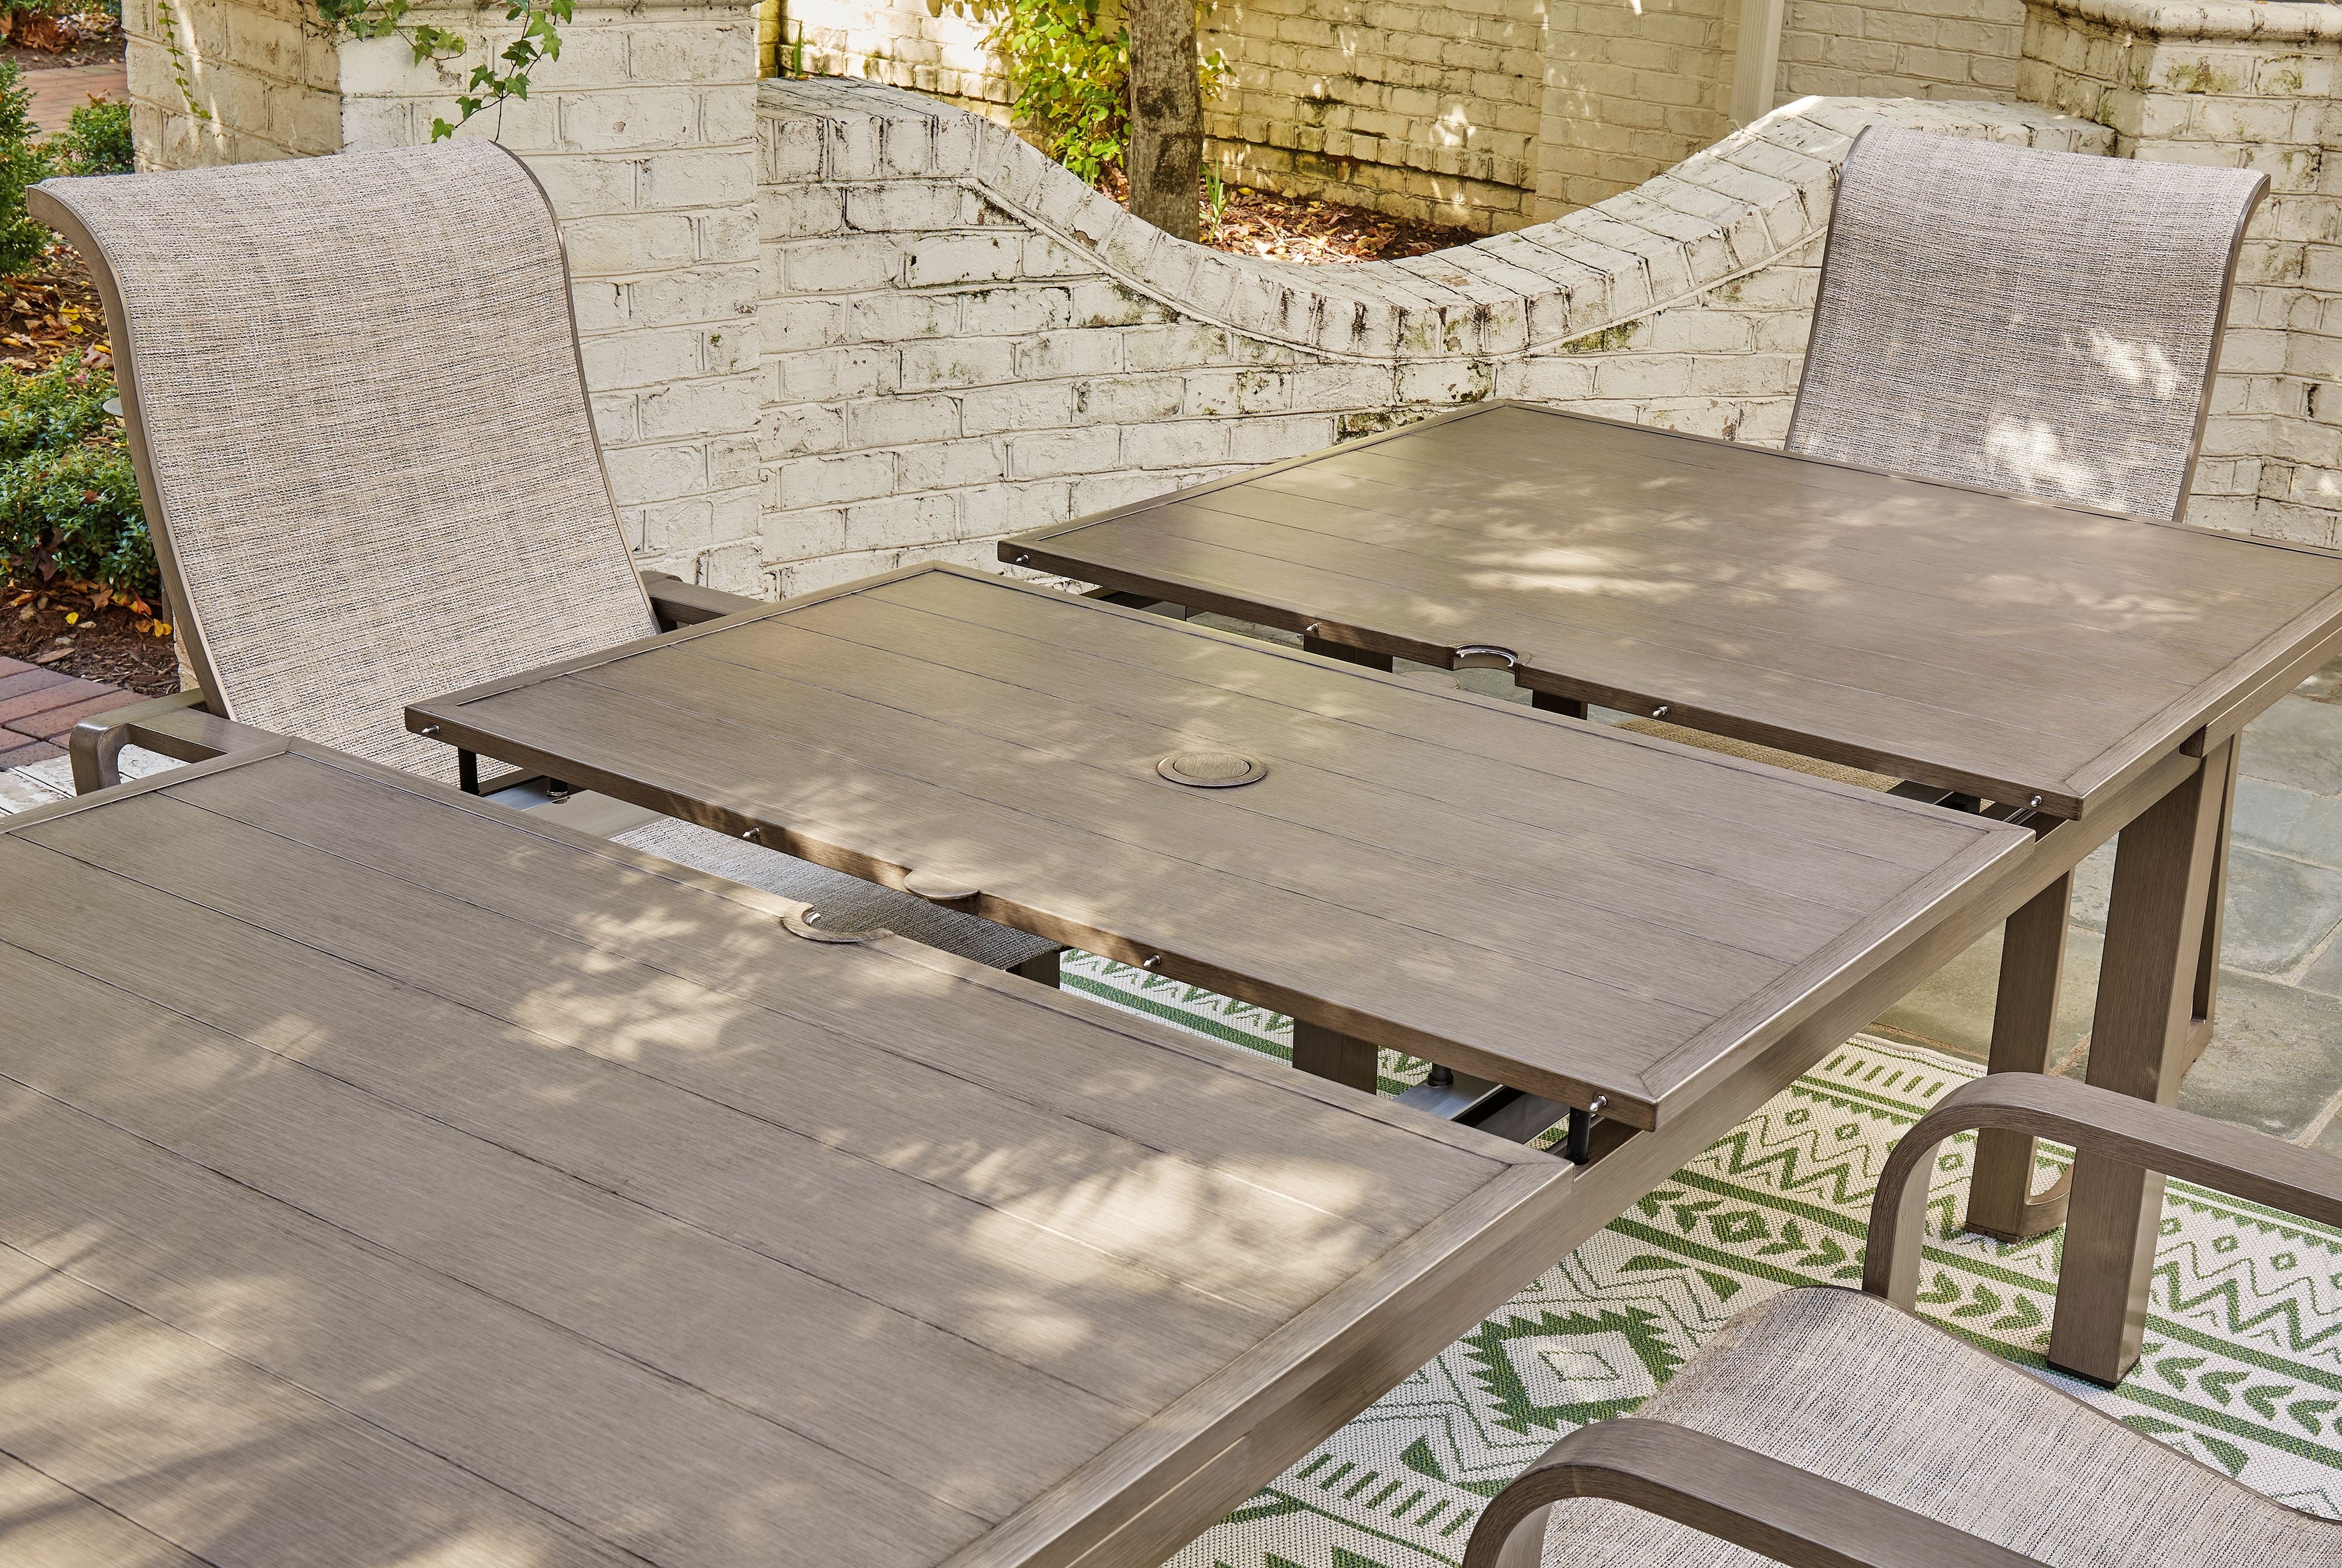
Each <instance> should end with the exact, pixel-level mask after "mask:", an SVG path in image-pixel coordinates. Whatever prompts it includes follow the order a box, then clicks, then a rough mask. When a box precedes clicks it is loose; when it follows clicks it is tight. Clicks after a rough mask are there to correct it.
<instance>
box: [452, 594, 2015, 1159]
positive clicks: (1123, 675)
mask: <svg viewBox="0 0 2342 1568" xmlns="http://www.w3.org/2000/svg"><path fill="white" fill-rule="evenodd" d="M408 724H409V726H410V727H411V728H414V729H416V730H418V731H424V730H426V729H427V730H429V731H430V733H435V734H437V735H438V736H439V738H441V739H443V740H445V741H447V742H449V743H450V744H455V745H458V746H463V747H466V748H469V749H472V750H475V751H477V752H480V753H484V754H487V755H490V756H495V757H498V758H501V759H503V760H505V761H506V762H510V763H514V764H520V765H523V766H525V767H529V768H532V769H540V770H542V771H544V772H545V773H547V774H550V775H552V776H554V777H556V778H560V779H563V780H565V781H566V782H568V783H570V784H576V785H581V786H585V787H589V788H592V789H596V790H599V791H603V792H605V793H607V794H614V795H617V796H620V797H622V798H624V799H626V800H630V801H633V802H634V803H636V804H639V805H644V806H648V807H651V808H652V809H655V810H660V811H666V812H669V813H671V814H676V815H679V816H686V817H691V818H693V819H696V820H698V821H700V822H703V823H706V824H708V825H710V826H714V827H716V828H719V829H721V830H723V831H726V832H729V833H737V834H746V833H754V834H757V835H758V836H759V838H760V840H761V842H763V843H766V844H771V845H774V846H776V847H781V848H786V849H787V850H789V851H791V852H792V853H795V854H802V855H805V856H806V857H807V858H810V859H814V860H818V861H821V862H823V863H825V864H830V865H833V866H836V867H837V868H838V869H841V870H845V871H849V872H853V873H855V874H859V875H863V876H866V877H869V878H872V879H874V880H877V881H882V882H886V883H888V884H893V885H896V886H908V887H910V888H911V889H913V890H914V891H919V892H924V893H926V894H929V895H931V896H937V897H944V898H956V900H957V902H958V904H959V906H960V907H966V908H972V909H973V910H974V911H975V912H976V913H977V914H983V915H986V916H988V917H990V918H992V919H996V920H1000V921H1004V922H1006V923H1008V924H1015V925H1017V926H1021V927H1023V928H1024V929H1026V930H1028V931H1033V932H1036V933H1038V934H1042V935H1045V936H1049V937H1053V938H1055V939H1056V940H1059V941H1062V942H1066V943H1069V944H1074V945H1076V946H1080V947H1084V948H1087V949H1090V950H1093V951H1098V952H1104V953H1106V954H1111V955H1113V956H1116V957H1118V958H1121V959H1123V960H1125V961H1126V962H1129V963H1134V964H1147V965H1150V966H1153V967H1156V968H1157V969H1159V971H1160V972H1161V973H1163V974H1168V975H1172V976H1175V977H1176V978H1180V979H1184V980H1188V981H1191V982H1193V983H1196V984H1203V985H1207V986H1210V987H1212V988H1213V989H1215V990H1217V991H1220V992H1223V993H1225V994H1232V995H1236V996H1240V997H1244V998H1246V999H1248V1000H1251V1001H1255V1002H1258V1003H1260V1004H1264V1005H1266V1006H1268V1007H1272V1008H1275V1009H1277V1010H1280V1011H1283V1012H1286V1013H1289V1014H1294V1015H1296V1017H1300V1018H1303V1019H1305V1020H1307V1021H1310V1022H1313V1023H1314V1024H1317V1025H1320V1026H1323V1027H1325V1028H1327V1029H1330V1030H1335V1031H1338V1032H1340V1033H1341V1034H1345V1035H1347V1036H1350V1037H1352V1038H1354V1039H1356V1040H1362V1041H1368V1042H1371V1043H1373V1044H1376V1045H1383V1046H1391V1047H1395V1048H1397V1049H1401V1050H1405V1051H1408V1052H1410V1053H1412V1054H1416V1055H1417V1056H1422V1057H1427V1058H1429V1059H1430V1060H1433V1061H1435V1062H1439V1063H1443V1064H1446V1065H1449V1066H1451V1067H1454V1068H1456V1069H1459V1070H1462V1071H1464V1072H1466V1073H1470V1074H1477V1075H1479V1076H1481V1077H1483V1078H1486V1079H1491V1080H1494V1081H1496V1082H1497V1083H1501V1084H1512V1085H1515V1086H1516V1087H1518V1088H1521V1089H1525V1090H1528V1091H1531V1092H1532V1093H1534V1094H1539V1095H1543V1096H1545V1097H1546V1098H1547V1099H1551V1100H1556V1101H1566V1102H1567V1103H1569V1104H1575V1105H1580V1106H1584V1105H1587V1104H1590V1103H1591V1102H1592V1100H1593V1099H1594V1098H1595V1097H1596V1096H1597V1095H1598V1096H1602V1097H1604V1098H1606V1101H1607V1103H1608V1104H1607V1114H1609V1115H1611V1116H1612V1117H1614V1118H1616V1119H1617V1120H1618V1121H1621V1122H1623V1123H1625V1124H1628V1125H1630V1126H1638V1127H1651V1126H1655V1125H1657V1124H1660V1122H1661V1121H1662V1118H1663V1117H1664V1115H1665V1114H1666V1112H1667V1108H1668V1107H1669V1106H1670V1105H1671V1104H1676V1103H1679V1102H1681V1101H1683V1100H1685V1099H1686V1098H1687V1097H1689V1096H1690V1095H1691V1094H1693V1093H1694V1092H1695V1091H1696V1089H1697V1088H1698V1087H1699V1086H1700V1085H1701V1084H1704V1083H1707V1082H1713V1081H1714V1080H1715V1079H1716V1078H1717V1077H1718V1076H1719V1075H1721V1074H1723V1073H1725V1072H1727V1071H1729V1070H1731V1069H1732V1068H1733V1067H1734V1066H1736V1064H1741V1063H1745V1062H1746V1061H1747V1060H1749V1059H1751V1058H1752V1057H1753V1056H1754V1055H1755V1054H1758V1053H1761V1052H1762V1051H1763V1050H1764V1049H1765V1048H1767V1046H1768V1045H1770V1044H1773V1043H1775V1042H1777V1041H1778V1040H1780V1039H1781V1038H1782V1037H1783V1035H1784V1034H1785V1033H1786V1032H1787V1031H1789V1030H1790V1029H1792V1028H1794V1027H1795V1026H1796V1025H1797V1023H1798V1022H1799V1021H1800V1020H1801V1019H1803V1018H1805V1017H1807V1016H1808V1015H1809V1014H1811V1013H1812V1012H1813V1011H1814V1010H1815V1009H1817V1008H1818V1007H1821V1006H1824V1005H1826V1004H1828V1003H1830V1002H1831V1001H1832V1000H1833V999H1836V998H1839V997H1842V996H1843V995H1845V994H1847V991H1848V989H1849V988H1850V987H1852V986H1854V985H1855V984H1857V983H1859V982H1860V981H1861V980H1862V979H1863V978H1864V977H1865V976H1866V975H1867V974H1870V973H1871V972H1872V971H1873V970H1875V969H1876V968H1877V966H1878V965H1879V964H1883V963H1885V962H1887V960H1889V959H1891V958H1892V957H1893V956H1894V955H1895V954H1897V952H1898V951H1899V950H1900V949H1901V948H1902V947H1904V946H1906V945H1907V944H1909V943H1911V942H1912V941H1914V940H1915V939H1917V937H1918V936H1919V935H1921V934H1925V933H1927V931H1929V930H1930V929H1931V928H1932V927H1933V926H1935V925H1936V924H1937V923H1938V922H1940V921H1942V920H1943V919H1944V918H1945V917H1946V916H1947V914H1948V913H1950V912H1952V911H1954V910H1956V909H1959V908H1961V907H1962V906H1963V905H1964V903H1965V902H1966V901H1967V900H1970V899H1971V898H1973V897H1974V896H1975V895H1976V894H1977V890H1978V888H1979V886H1980V884H1981V883H1982V882H1983V881H1985V880H1987V879H1988V874H1989V873H1991V872H1992V871H1993V870H1994V868H1995V867H1997V866H1998V865H2000V864H2002V863H2003V862H2005V861H2007V860H2008V859H2009V858H2010V857H2012V856H2017V855H2020V854H2022V853H2023V851H2024V849H2025V847H2026V846H2027V845H2029V844H2031V843H2032V839H2031V836H2030V835H2029V834H2026V833H2024V832H2023V831H2021V830H2018V829H2015V828H2010V827H2007V826H2005V825H2003V824H1997V823H1993V822H1989V821H1987V820H1984V819H1981V818H1978V817H1974V816H1962V815H1960V814H1955V813H1950V812H1946V811H1941V810H1938V809H1937V808H1934V807H1930V806H1924V805H1919V804H1914V803H1911V802H1907V801H1903V800H1899V799H1895V798H1892V797H1887V796H1882V795H1879V794H1874V793H1872V792H1869V791H1866V790H1859V789H1855V788H1851V787H1847V786H1844V785H1839V784H1828V783H1825V782H1822V781H1819V780H1815V779H1809V778H1806V777H1803V776H1800V775H1795V774H1785V773H1782V772H1779V771H1777V770H1774V769H1768V768H1761V767H1757V766H1756V765H1754V764H1746V763H1743V762H1739V761H1737V760H1736V759H1732V758H1727V757H1722V756H1718V755H1716V754H1712V753H1705V752H1696V751H1692V750H1690V749H1688V748H1685V747H1680V746H1676V745H1673V744H1668V743H1666V742H1664V741H1659V740H1654V739H1650V738H1646V737H1644V736H1639V735H1633V734H1626V733H1624V732H1619V731H1615V730H1611V729H1608V728H1606V727H1604V726H1599V725H1592V724H1580V723H1576V722H1575V721H1570V720H1565V719H1559V718H1555V717H1551V716H1548V715H1545V714H1536V713H1533V712H1530V711H1529V710H1528V709H1526V707H1524V706H1522V705H1521V704H1512V703H1503V702H1496V701H1493V700H1490V699H1486V698H1483V697H1479V696H1476V695H1474V694H1469V693H1466V692H1462V691H1457V690H1453V689H1450V690H1446V691H1433V690H1427V689H1425V688H1423V687H1421V686H1418V685H1415V684H1409V683H1407V682H1406V681H1402V680H1399V679H1396V678H1394V677H1392V676H1389V675H1386V674H1378V673H1376V672H1371V671H1366V670H1361V669H1357V668H1355V667H1352V666H1349V665H1345V664H1336V663H1334V662H1331V661H1328V660H1324V659H1318V658H1314V657H1311V656H1308V655H1306V654H1297V653H1292V652H1289V651H1286V650H1283V649H1278V648H1274V647H1271V646H1268V645H1266V644H1262V643H1259V642H1256V641H1252V640H1248V639H1244V638H1238V637H1233V636H1229V635H1226V634H1222V633H1218V632H1214V631H1210V630H1208V629H1206V628H1203V627H1200V626H1196V625H1192V624H1187V623H1185V622H1180V621H1175V620H1170V619H1167V618H1166V617H1162V616H1156V615H1148V614H1141V613H1139V612H1136V611H1131V610H1125V609H1120V608H1116V607H1113V606H1108V605H1104V604H1099V603H1097V602H1096V601H1095V600H1085V599H1078V598H1074V597H1070V596H1067V595H1065V594H1055V593H1051V592H1048V591H1046V590H1044V589H1040V588H1036V587H1033V586H1030V585H1026V584H1015V583H1011V582H1008V581H1006V580H1005V579H1002V578H999V577H994V576H990V575H987V574H981V573H975V572H968V571H962V570H958V569H955V568H949V567H940V566H922V567H916V568H910V569H906V570H905V571H903V572H899V573H895V574H888V575H886V576H882V577H876V578H871V579H867V580H866V581H864V582H862V583H859V584H849V585H847V586H846V587H843V588H840V589H836V590H833V591H831V592H829V593H826V594H814V595H808V596H806V597H805V598H802V599H798V600H794V601H790V602H787V603H785V604H781V605H778V606H776V607H773V608H771V609H768V610H765V611H762V612H756V613H750V614H743V615H740V616H736V617H732V618H729V619H727V620H726V621H720V622H714V623H710V624H706V625H705V626H701V627H696V628H691V629H687V630H685V631H682V632H677V633H672V634H667V635H666V636H663V637H660V638H656V639H653V640H650V641H646V642H644V643H639V644H630V645H628V646H626V647H625V648H620V649H616V650H613V651H611V652H610V653H608V654H597V655H593V656H589V657H586V658H583V659H578V660H573V661H571V662H569V663H568V664H563V665H557V666H554V667H552V668H551V669H548V670H545V671H538V672H533V673H530V674H522V675H517V676H515V677H512V678H510V679H508V680H505V681H501V682H496V683H494V684H489V685H485V686H482V687H477V688H475V689H473V690H472V691H469V692H465V693H459V694H454V695H451V696H449V697H446V698H444V699H437V700H434V701H431V702H427V703H423V704H416V705H415V707H414V708H411V709H410V710H409V712H408ZM1191 753H1192V754H1204V755H1206V756H1217V757H1231V756H1232V757H1236V758H1240V759H1245V760H1246V761H1248V762H1251V763H1256V764H1260V765H1261V766H1263V767H1265V768H1266V774H1265V776H1262V777H1259V778H1258V779H1256V781H1255V782H1252V783H1248V784H1239V785H1236V786H1235V787H1226V788H1199V787H1190V786H1189V785H1186V784H1179V783H1175V782H1171V781H1170V780H1168V779H1166V777H1164V776H1163V775H1162V774H1161V772H1160V771H1159V770H1158V763H1159V762H1160V761H1161V760H1162V759H1164V758H1166V757H1170V756H1174V755H1177V754H1191Z"/></svg>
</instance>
